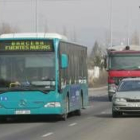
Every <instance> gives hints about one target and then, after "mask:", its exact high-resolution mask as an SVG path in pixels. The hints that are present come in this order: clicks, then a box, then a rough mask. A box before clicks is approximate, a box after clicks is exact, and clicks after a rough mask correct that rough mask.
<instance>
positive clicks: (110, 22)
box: [110, 0, 113, 47]
mask: <svg viewBox="0 0 140 140" xmlns="http://www.w3.org/2000/svg"><path fill="white" fill-rule="evenodd" d="M112 4H113V2H112V0H110V47H112Z"/></svg>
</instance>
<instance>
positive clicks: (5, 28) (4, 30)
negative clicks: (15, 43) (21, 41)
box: [0, 23, 19, 34]
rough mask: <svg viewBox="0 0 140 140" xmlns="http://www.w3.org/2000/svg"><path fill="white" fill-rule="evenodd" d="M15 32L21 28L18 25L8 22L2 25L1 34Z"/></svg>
mask: <svg viewBox="0 0 140 140" xmlns="http://www.w3.org/2000/svg"><path fill="white" fill-rule="evenodd" d="M15 32H19V29H18V28H17V27H16V28H15V27H11V26H10V25H9V24H8V23H2V25H1V27H0V34H4V33H15Z"/></svg>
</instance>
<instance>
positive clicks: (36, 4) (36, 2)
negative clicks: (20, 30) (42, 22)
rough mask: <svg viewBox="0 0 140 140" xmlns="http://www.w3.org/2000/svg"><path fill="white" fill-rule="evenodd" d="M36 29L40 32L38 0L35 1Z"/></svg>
mask: <svg viewBox="0 0 140 140" xmlns="http://www.w3.org/2000/svg"><path fill="white" fill-rule="evenodd" d="M35 31H36V33H37V32H38V0H36V1H35Z"/></svg>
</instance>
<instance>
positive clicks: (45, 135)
mask: <svg viewBox="0 0 140 140" xmlns="http://www.w3.org/2000/svg"><path fill="white" fill-rule="evenodd" d="M53 134H54V133H53V132H49V133H47V134H44V135H43V136H42V138H44V137H48V136H50V135H53Z"/></svg>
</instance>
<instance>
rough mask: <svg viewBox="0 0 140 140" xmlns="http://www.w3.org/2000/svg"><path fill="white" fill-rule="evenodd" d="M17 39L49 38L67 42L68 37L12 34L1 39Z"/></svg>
mask: <svg viewBox="0 0 140 140" xmlns="http://www.w3.org/2000/svg"><path fill="white" fill-rule="evenodd" d="M16 38H22V39H24V38H25V39H27V38H49V39H54V38H57V39H60V40H64V41H67V40H68V39H67V37H65V36H63V35H60V34H57V33H11V34H2V35H0V39H16Z"/></svg>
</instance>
